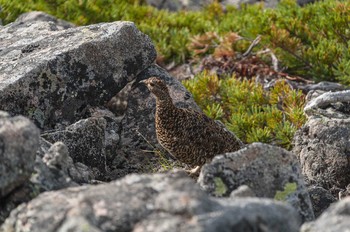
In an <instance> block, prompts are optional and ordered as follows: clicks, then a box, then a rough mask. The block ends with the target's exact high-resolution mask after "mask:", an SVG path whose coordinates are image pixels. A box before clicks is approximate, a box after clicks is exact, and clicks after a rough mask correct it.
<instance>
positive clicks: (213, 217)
mask: <svg viewBox="0 0 350 232" xmlns="http://www.w3.org/2000/svg"><path fill="white" fill-rule="evenodd" d="M300 223H301V221H300V219H299V216H298V214H297V212H296V211H295V210H294V209H293V208H292V207H291V206H289V205H288V204H285V203H281V202H275V201H272V200H269V199H257V198H244V199H239V200H232V199H220V200H218V199H214V198H211V197H209V196H208V195H207V194H206V193H205V192H203V191H201V190H200V188H199V187H198V186H196V185H195V183H194V181H193V180H192V179H190V178H188V177H186V174H184V173H182V172H180V173H169V174H155V175H135V174H134V175H129V176H127V177H125V178H123V179H120V180H118V181H115V182H111V183H109V184H101V185H97V186H83V187H76V188H68V189H65V190H60V191H52V192H46V193H43V194H40V195H39V196H38V197H37V198H35V199H33V200H32V201H30V202H28V203H26V204H22V205H20V206H19V207H18V208H17V209H15V210H14V211H12V212H11V216H10V217H9V218H8V219H7V220H6V221H5V223H4V224H3V225H2V226H1V228H0V231H1V232H5V231H17V232H20V231H36V232H40V231H45V232H50V231H52V232H53V231H119V232H123V231H137V232H141V231H152V232H153V231H157V232H159V231H167V232H175V231H207V232H214V231H222V232H225V231H236V232H243V231H244V232H249V231H284V232H289V231H290V232H294V231H295V232H296V231H298V230H299V226H300Z"/></svg>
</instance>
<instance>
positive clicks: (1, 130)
mask: <svg viewBox="0 0 350 232" xmlns="http://www.w3.org/2000/svg"><path fill="white" fill-rule="evenodd" d="M39 136H40V132H39V129H38V128H37V127H36V126H35V125H34V124H33V123H32V122H31V121H30V120H29V119H27V118H25V117H22V116H16V117H10V116H9V115H8V114H7V113H6V112H3V111H0V198H2V197H4V196H5V195H7V194H8V193H10V192H11V191H12V190H13V189H15V188H16V187H18V186H20V185H21V184H23V183H24V182H25V181H26V180H28V179H29V178H30V176H31V174H32V172H33V170H34V163H35V153H36V150H37V149H38V148H39Z"/></svg>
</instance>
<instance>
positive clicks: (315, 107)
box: [293, 90, 350, 197]
mask: <svg viewBox="0 0 350 232" xmlns="http://www.w3.org/2000/svg"><path fill="white" fill-rule="evenodd" d="M310 96H314V98H312V97H310ZM308 99H311V100H310V101H309V102H308V103H307V104H306V106H305V108H304V111H305V113H306V114H307V115H308V120H307V122H306V123H305V125H304V126H303V127H302V128H301V129H299V130H298V131H297V132H296V134H295V136H294V148H293V153H295V154H296V155H297V157H298V158H299V160H300V164H301V169H302V173H303V175H304V176H305V177H306V180H307V183H308V184H309V185H316V186H320V187H322V188H325V189H326V190H329V189H345V188H346V186H347V185H348V184H349V183H350V156H349V150H350V120H349V117H350V111H349V106H350V104H349V99H350V91H349V90H346V91H340V92H334V93H331V92H327V93H324V94H321V95H320V94H315V93H314V92H310V93H309V95H308ZM338 192H339V191H338ZM338 192H336V193H334V196H335V197H338Z"/></svg>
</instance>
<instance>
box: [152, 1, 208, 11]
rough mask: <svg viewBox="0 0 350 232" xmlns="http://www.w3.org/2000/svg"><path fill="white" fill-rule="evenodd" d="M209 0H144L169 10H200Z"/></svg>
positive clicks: (156, 6)
mask: <svg viewBox="0 0 350 232" xmlns="http://www.w3.org/2000/svg"><path fill="white" fill-rule="evenodd" d="M210 2H212V1H211V0H191V1H188V0H146V3H147V4H148V5H151V6H153V7H155V8H158V9H164V10H169V11H180V10H192V11H193V10H194V11H196V10H200V9H202V8H203V7H204V6H206V5H208V4H209V3H210Z"/></svg>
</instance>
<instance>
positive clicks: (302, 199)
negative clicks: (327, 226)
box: [198, 143, 314, 221]
mask: <svg viewBox="0 0 350 232" xmlns="http://www.w3.org/2000/svg"><path fill="white" fill-rule="evenodd" d="M198 182H199V184H200V186H201V187H202V188H203V189H204V190H205V191H207V192H208V193H210V194H211V195H215V196H229V195H230V193H231V192H232V191H233V190H235V189H236V188H238V187H239V186H241V185H247V186H249V187H250V188H251V189H252V190H253V192H254V193H255V194H256V196H257V197H267V198H274V199H278V200H283V201H286V202H288V203H290V204H291V205H292V206H294V207H295V208H296V209H297V210H298V212H299V213H300V215H301V216H302V219H303V221H310V220H313V219H314V214H313V211H312V206H311V202H310V198H309V195H308V192H307V189H306V186H305V183H304V180H303V176H302V174H301V171H300V167H299V163H298V161H297V159H296V157H295V155H294V154H292V153H290V152H288V151H286V150H284V149H282V148H279V147H274V146H271V145H267V144H262V143H253V144H251V145H249V146H247V147H246V148H243V149H241V150H239V151H237V152H234V153H226V154H224V155H219V156H216V157H215V158H214V159H213V161H212V162H211V163H210V164H206V165H204V166H203V168H202V170H201V173H200V176H199V178H198Z"/></svg>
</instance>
